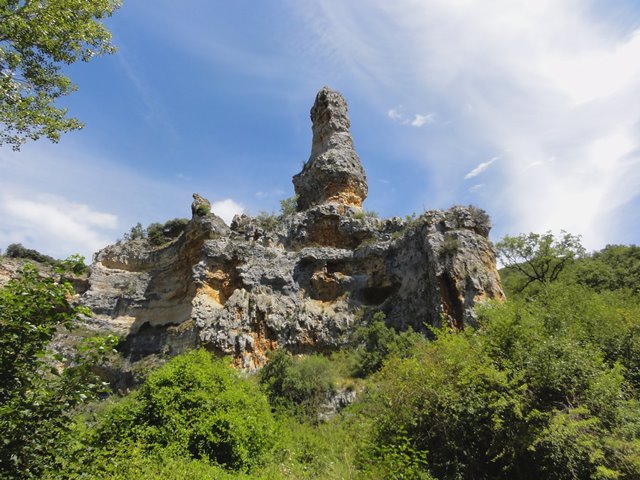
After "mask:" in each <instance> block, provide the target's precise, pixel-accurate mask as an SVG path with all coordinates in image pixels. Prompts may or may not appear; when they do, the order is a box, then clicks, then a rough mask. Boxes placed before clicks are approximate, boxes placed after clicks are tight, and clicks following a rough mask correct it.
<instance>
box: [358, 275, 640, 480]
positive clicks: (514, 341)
mask: <svg viewBox="0 0 640 480" xmlns="http://www.w3.org/2000/svg"><path fill="white" fill-rule="evenodd" d="M639 313H640V312H639V310H638V300H637V299H633V298H631V299H630V298H628V297H627V298H625V296H624V295H621V294H620V295H619V294H614V293H612V292H607V293H606V294H599V293H596V292H594V291H593V290H590V289H588V288H585V287H582V286H579V285H565V284H562V283H560V282H555V283H550V284H547V285H544V286H542V287H540V290H539V291H538V292H537V294H536V295H535V296H529V297H528V298H527V299H526V300H524V299H523V300H516V301H509V302H507V303H505V304H496V305H492V306H488V307H485V308H484V309H481V310H480V312H479V325H480V328H479V330H476V331H474V330H472V329H466V330H465V331H463V332H458V333H451V332H448V331H444V330H443V331H440V332H437V335H436V339H435V341H433V342H429V343H418V344H417V345H416V346H415V347H413V351H412V354H411V355H410V356H408V357H407V358H404V359H402V358H397V357H391V358H390V359H389V360H387V361H386V362H385V363H384V366H383V368H382V370H381V372H380V374H379V377H378V383H377V386H376V388H373V389H370V393H369V395H368V398H367V400H366V401H365V403H364V405H363V408H364V409H365V412H366V414H367V415H368V416H371V417H373V418H375V419H376V423H375V424H374V426H373V432H374V433H373V437H372V440H371V443H370V445H371V446H370V447H369V449H368V451H367V452H365V459H369V461H370V463H371V464H372V465H384V464H385V462H389V461H391V460H393V459H397V461H400V462H401V463H403V462H404V463H407V462H409V463H408V464H407V465H409V464H411V461H413V462H414V463H413V464H412V465H413V467H411V468H412V469H413V470H411V471H412V472H413V473H411V475H414V474H415V470H416V469H417V470H418V471H421V472H423V473H424V474H425V475H426V474H429V475H433V476H435V477H437V478H474V479H491V478H518V479H537V478H550V479H576V478H620V479H623V478H624V479H635V478H640V456H639V454H640V408H639V407H640V402H639V401H638V398H639V395H638V388H637V385H636V383H635V381H636V378H637V372H638V367H639V365H638V363H637V358H638V355H637V354H633V355H630V353H629V352H630V349H631V351H634V350H633V349H634V348H636V347H635V346H632V345H630V341H629V339H630V338H635V335H636V334H635V331H636V330H637V329H638V326H639V325H640V314H639ZM636 342H637V340H633V341H632V342H631V343H632V344H633V345H635V344H636ZM398 451H400V452H403V453H402V455H401V456H400V457H397V456H396V453H397V452H398ZM389 452H391V457H389V455H390V454H389ZM390 458H391V460H390ZM422 460H424V461H422ZM394 461H396V460H394ZM415 462H417V463H415ZM398 468H401V467H398ZM402 468H404V467H402ZM406 468H409V467H408V466H407V467H406ZM407 475H409V473H408V474H407Z"/></svg>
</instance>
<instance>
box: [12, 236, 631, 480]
mask: <svg viewBox="0 0 640 480" xmlns="http://www.w3.org/2000/svg"><path fill="white" fill-rule="evenodd" d="M538 238H539V239H540V237H538ZM544 241H545V242H546V240H544ZM549 244H550V245H551V246H552V247H553V245H554V244H555V239H552V241H551V242H549ZM572 248H573V251H576V252H577V251H579V248H578V247H577V246H576V245H574V246H573V247H572ZM562 260H563V259H556V261H562ZM535 262H536V259H535V258H534V259H533V263H534V264H535ZM548 264H549V265H551V266H550V267H549V270H548V271H549V272H551V271H552V270H553V268H554V267H553V265H555V264H554V263H553V262H549V263H548ZM637 273H638V249H637V248H636V247H633V246H632V247H623V246H608V247H607V248H605V249H604V250H602V251H601V252H596V253H594V254H592V255H589V256H584V257H580V258H577V256H575V257H574V258H573V259H572V260H571V261H567V262H564V266H563V268H562V270H561V272H560V273H559V274H558V275H557V276H555V277H554V278H553V280H551V277H549V276H548V277H546V278H547V281H544V282H543V281H539V280H536V281H532V282H530V283H529V285H528V286H526V287H525V288H523V289H521V288H520V286H521V283H520V281H522V280H524V281H525V282H526V281H527V280H528V279H527V277H525V276H524V273H522V272H520V271H519V270H517V269H511V270H509V274H510V275H519V277H517V278H516V279H517V280H518V281H517V282H515V283H513V285H515V286H516V288H514V289H513V290H510V291H508V297H509V300H508V301H506V302H503V303H490V304H487V305H485V306H484V307H482V308H480V309H478V312H477V313H478V321H477V324H476V326H475V327H474V328H471V327H467V328H465V329H464V331H452V330H449V329H446V328H444V329H440V330H433V331H432V336H433V338H432V339H431V340H428V339H426V338H425V337H424V336H422V335H419V334H416V333H414V332H412V331H407V332H397V331H396V330H394V329H393V328H391V327H390V326H387V325H386V324H385V317H384V315H383V314H382V313H381V312H378V313H376V314H375V315H373V316H372V317H371V320H370V321H368V322H364V321H363V320H362V319H361V320H360V321H362V322H363V325H362V326H361V327H360V328H359V329H358V330H357V331H356V333H355V334H354V335H353V338H352V343H351V346H349V347H348V348H345V349H344V350H342V351H339V352H334V353H332V354H331V355H328V356H323V355H318V354H314V355H306V356H303V355H298V356H292V355H290V354H288V353H286V352H284V351H283V350H278V351H276V352H274V353H272V354H271V356H270V358H269V362H268V363H267V365H266V366H265V367H264V368H263V369H262V370H261V372H260V373H259V374H257V375H241V374H239V373H238V372H236V371H234V370H233V369H232V368H231V367H230V366H229V365H228V363H229V361H228V360H225V359H214V358H213V357H212V356H211V355H210V354H209V353H207V352H206V351H204V350H197V351H192V352H190V353H187V354H185V355H182V356H179V357H176V358H174V359H173V360H171V361H169V362H168V363H167V364H165V365H164V366H163V367H160V368H159V369H157V370H156V371H155V372H153V373H151V374H150V375H149V377H148V379H147V381H146V383H145V384H144V385H143V386H142V387H140V388H139V389H138V390H137V391H135V392H133V393H131V394H129V395H127V396H124V397H122V398H117V397H116V396H115V395H114V396H111V397H110V398H109V399H108V400H103V401H94V402H93V403H92V404H91V408H90V409H86V407H85V408H84V409H80V410H76V412H77V415H76V416H75V418H72V417H71V412H72V410H70V408H73V407H74V406H75V405H77V403H73V402H71V403H70V404H69V405H67V406H58V407H57V408H58V410H56V411H55V412H54V413H55V416H54V418H53V419H50V418H49V419H48V418H46V416H45V417H44V419H43V416H42V415H41V414H33V413H29V415H28V416H22V413H21V412H22V409H24V408H26V409H27V411H30V410H29V409H31V410H32V411H35V412H39V411H40V410H39V409H40V408H44V407H40V406H39V405H40V403H39V402H40V400H39V401H38V405H31V404H29V403H28V402H31V401H33V397H29V396H28V395H27V396H23V397H22V400H21V402H23V403H21V404H20V407H19V408H18V407H11V409H6V407H4V406H3V407H2V409H3V410H0V411H1V412H2V417H1V418H2V422H4V423H3V424H2V427H3V432H4V431H8V432H13V433H12V434H11V435H18V433H20V432H25V431H26V432H31V431H35V432H36V433H37V435H35V436H34V435H29V436H27V435H24V434H23V437H27V438H26V440H25V439H24V438H23V437H19V438H23V439H22V440H21V441H23V442H24V441H26V442H27V443H21V444H20V445H21V446H20V448H19V449H16V448H18V447H15V448H14V447H11V448H13V450H9V447H3V451H2V459H3V462H4V463H2V468H3V469H4V470H2V472H1V473H2V474H3V475H4V477H3V478H5V477H7V478H24V475H23V477H19V476H18V475H20V474H22V473H20V474H19V473H17V472H18V471H19V472H24V471H28V472H30V473H29V474H31V475H32V477H35V478H85V479H102V478H109V479H112V478H113V479H132V480H133V479H138V478H149V479H158V480H159V479H165V478H171V479H185V480H186V479H210V478H216V479H227V478H228V479H231V478H234V479H236V478H239V479H242V478H245V479H311V478H320V479H343V478H351V479H380V480H382V479H436V478H437V479H447V480H448V479H451V480H454V479H479V480H483V479H522V480H529V479H531V480H533V479H540V478H545V479H557V480H560V479H562V480H564V479H567V480H569V479H618V480H635V479H637V478H640V297H639V296H638V290H637V287H638V283H637V279H638V276H637ZM12 288H13V287H12ZM3 292H4V291H3ZM12 292H13V293H12V294H11V295H13V296H15V295H18V298H17V299H15V298H13V296H11V298H13V300H12V302H15V303H11V302H10V303H9V304H10V305H12V306H13V307H12V308H13V310H11V312H18V313H17V314H18V316H19V317H20V318H21V319H22V320H20V321H21V322H22V321H25V319H27V318H31V317H33V316H34V310H32V308H34V305H39V304H40V303H42V302H44V303H45V304H46V300H45V299H44V298H42V297H41V296H39V295H40V294H39V293H38V292H34V293H28V294H27V295H19V294H18V291H15V290H12ZM3 295H7V294H6V293H4V294H3ZM47 295H48V294H47ZM32 297H33V298H34V299H35V303H33V304H31V303H30V302H28V301H27V300H26V298H32ZM46 298H49V296H47V297H46ZM52 298H53V297H52ZM21 302H22V303H21ZM25 302H26V304H25ZM54 310H55V311H56V312H57V311H58V309H54ZM4 312H5V311H3V315H2V318H5V316H6V313H4ZM21 312H22V313H21ZM12 315H13V314H12ZM35 316H36V317H38V316H37V315H35ZM65 318H66V317H65ZM30 332H32V330H31V329H26V333H25V334H24V335H27V334H28V335H31V333H30ZM2 338H3V339H4V338H5V337H4V329H3V336H2ZM6 338H7V339H5V340H3V342H5V343H6V345H13V344H11V341H13V340H11V339H12V338H13V337H12V336H11V335H10V334H7V337H6ZM29 338H30V337H28V336H27V337H23V338H22V340H20V341H19V344H22V343H25V344H27V345H28V344H33V340H30V339H29ZM38 338H40V337H38ZM49 340H50V336H46V335H45V336H43V337H42V339H41V341H40V343H38V344H37V349H39V350H40V351H42V349H43V348H44V346H46V344H47V342H48V341H49ZM3 345H4V344H3ZM3 348H4V347H3ZM11 348H12V349H13V350H11V351H10V352H9V350H7V352H8V353H7V354H6V355H14V356H15V354H14V353H12V352H14V351H15V349H16V348H18V346H15V345H14V346H13V347H11ZM92 351H93V350H92ZM3 352H4V350H3ZM3 354H4V353H3ZM37 358H39V357H37ZM3 360H4V358H3ZM38 362H39V363H38V365H41V366H42V368H40V367H38V369H39V370H38V369H36V370H29V371H31V372H39V373H38V374H39V375H44V373H46V372H44V370H43V368H44V365H46V363H44V362H43V361H42V360H40V359H38ZM89 363H90V362H89ZM2 365H3V368H5V369H6V368H7V365H9V366H11V365H15V363H12V362H4V361H3V363H2ZM65 372H66V371H65ZM65 374H66V373H65ZM3 375H4V373H3ZM30 375H31V376H29V378H31V379H32V380H30V381H31V382H32V383H33V382H35V384H37V385H39V386H37V388H35V390H36V391H39V390H40V389H41V388H44V386H42V385H40V384H39V382H40V380H39V379H38V378H33V377H34V376H37V375H35V373H32V374H30ZM47 375H48V374H47ZM6 377H7V378H8V379H9V380H5V378H4V377H3V378H2V379H1V380H2V384H1V385H2V387H1V388H6V389H9V390H11V389H13V390H16V388H18V387H12V386H11V385H17V384H15V383H13V384H12V383H11V379H12V378H14V377H15V375H14V374H13V373H10V372H9V373H7V374H6ZM20 378H22V377H20ZM73 378H83V377H82V375H78V376H75V375H74V377H73ZM84 381H86V380H84ZM5 385H6V387H5ZM93 385H95V383H93ZM345 387H346V388H352V390H355V391H357V392H359V395H358V399H357V400H356V402H355V403H354V404H352V405H351V406H350V407H348V408H346V409H345V410H343V411H342V412H340V413H339V414H337V415H336V416H335V417H333V418H331V419H329V420H326V421H322V420H320V418H321V416H319V415H318V414H319V413H321V412H323V411H324V410H323V409H324V404H325V403H326V402H327V400H330V399H331V398H332V396H334V395H336V393H339V392H341V391H344V389H345ZM28 388H30V389H31V390H29V391H32V389H33V387H28ZM47 388H48V387H47ZM2 391H3V392H4V391H5V390H2ZM16 391H17V390H16ZM3 394H4V393H3ZM44 398H49V397H47V396H45V397H44ZM56 398H57V397H56ZM2 405H4V404H2ZM48 408H49V407H48ZM47 411H49V410H47ZM32 415H34V417H33V418H34V419H32ZM11 422H13V423H11ZM11 425H13V427H11ZM19 426H25V427H26V428H24V429H20V428H19ZM9 427H11V428H9ZM16 432H18V433H16ZM11 445H14V444H13V443H11ZM16 445H17V444H16ZM16 451H17V452H20V455H19V457H18V458H20V462H21V464H20V465H21V466H23V467H24V466H25V465H29V467H28V468H29V470H25V469H24V468H23V469H22V470H17V468H18V467H17V466H16V465H14V464H13V463H11V462H14V460H12V458H13V457H12V452H16ZM9 468H14V470H13V471H12V470H9ZM7 471H8V472H13V473H10V474H6V473H5V472H7ZM31 472H33V473H31ZM11 475H14V476H13V477H12V476H11ZM26 478H29V477H28V476H27V477H26Z"/></svg>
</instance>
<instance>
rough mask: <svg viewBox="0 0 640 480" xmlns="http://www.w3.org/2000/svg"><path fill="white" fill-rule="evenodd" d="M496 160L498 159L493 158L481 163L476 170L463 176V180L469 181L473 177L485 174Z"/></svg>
mask: <svg viewBox="0 0 640 480" xmlns="http://www.w3.org/2000/svg"><path fill="white" fill-rule="evenodd" d="M496 160H498V157H493V158H492V159H491V160H489V161H487V162H482V163H481V164H479V165H478V166H477V167H476V168H474V169H473V170H471V171H470V172H469V173H467V174H466V175H465V176H464V179H465V180H469V179H470V178H473V177H477V176H478V175H480V174H481V173H483V172H485V171H486V170H487V169H488V168H489V167H490V166H491V165H493V163H494V162H495V161H496Z"/></svg>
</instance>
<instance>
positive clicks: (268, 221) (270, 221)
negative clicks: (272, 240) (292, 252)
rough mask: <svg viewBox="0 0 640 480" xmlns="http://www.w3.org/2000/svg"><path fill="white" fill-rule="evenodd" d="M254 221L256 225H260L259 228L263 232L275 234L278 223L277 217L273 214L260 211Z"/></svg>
mask: <svg viewBox="0 0 640 480" xmlns="http://www.w3.org/2000/svg"><path fill="white" fill-rule="evenodd" d="M256 220H257V221H258V225H260V228H262V229H263V230H264V231H265V232H275V231H276V229H277V228H278V223H279V222H280V219H279V218H278V215H276V214H275V213H269V212H266V211H264V210H262V211H261V212H260V213H259V214H258V216H257V217H256Z"/></svg>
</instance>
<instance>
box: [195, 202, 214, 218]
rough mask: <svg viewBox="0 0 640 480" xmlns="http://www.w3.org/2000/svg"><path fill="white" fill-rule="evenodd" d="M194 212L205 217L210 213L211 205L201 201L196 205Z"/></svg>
mask: <svg viewBox="0 0 640 480" xmlns="http://www.w3.org/2000/svg"><path fill="white" fill-rule="evenodd" d="M195 213H196V215H198V216H200V217H206V216H207V215H209V214H210V213H211V205H207V204H206V203H201V204H200V205H198V206H197V207H196V211H195Z"/></svg>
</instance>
